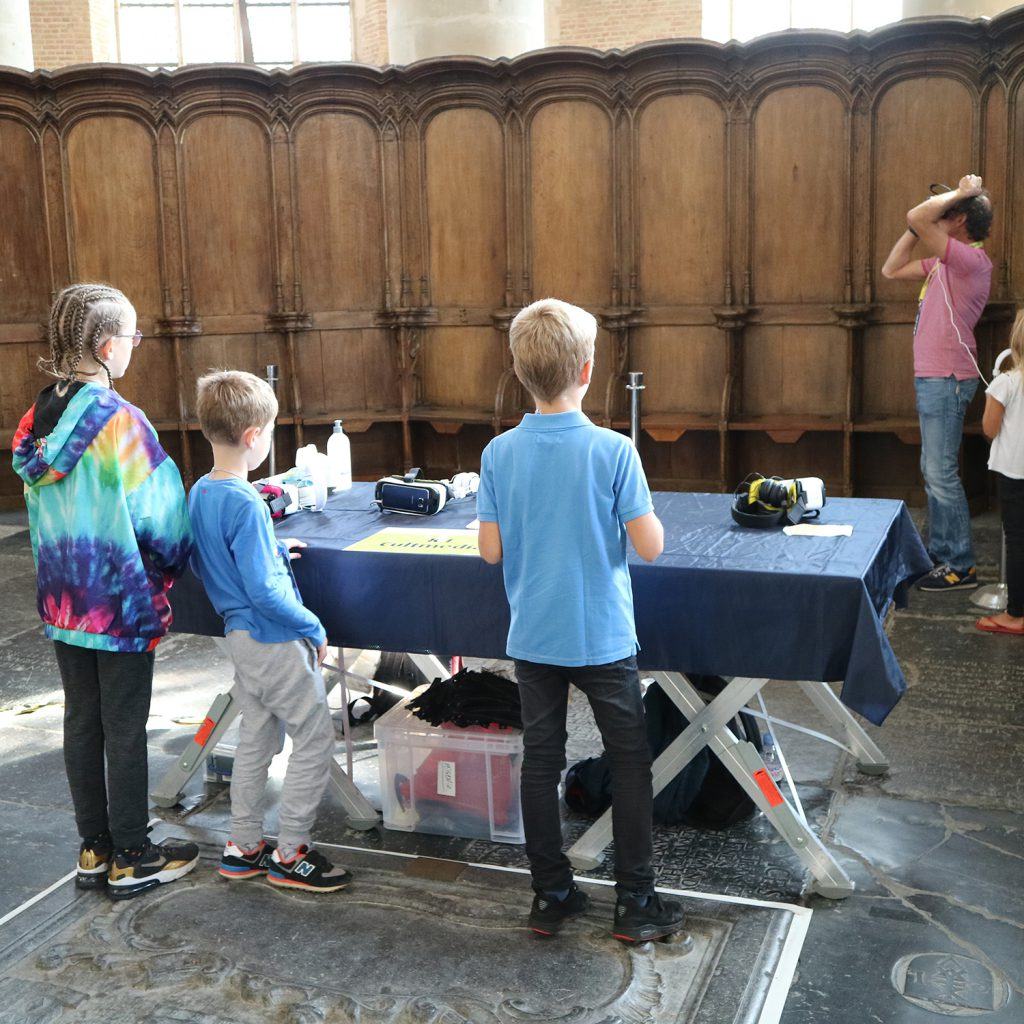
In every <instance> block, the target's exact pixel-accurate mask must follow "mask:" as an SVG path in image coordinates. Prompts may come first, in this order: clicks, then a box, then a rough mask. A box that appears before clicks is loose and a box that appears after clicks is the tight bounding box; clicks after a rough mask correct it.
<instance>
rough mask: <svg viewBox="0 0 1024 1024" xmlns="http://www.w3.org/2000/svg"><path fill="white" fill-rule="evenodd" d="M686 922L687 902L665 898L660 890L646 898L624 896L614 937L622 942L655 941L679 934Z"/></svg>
mask: <svg viewBox="0 0 1024 1024" xmlns="http://www.w3.org/2000/svg"><path fill="white" fill-rule="evenodd" d="M685 924H686V915H685V914H684V913H683V905H682V904H681V903H679V902H678V901H676V900H663V899H662V898H661V897H660V896H659V895H658V894H657V893H656V892H652V893H651V894H650V895H649V896H647V897H646V899H644V898H643V897H638V896H620V897H619V899H618V901H617V902H616V904H615V923H614V925H612V937H613V938H616V939H619V940H620V941H621V942H651V941H653V940H656V939H664V938H667V937H668V936H670V935H676V934H677V933H678V932H681V931H683V929H684V926H685ZM689 941H690V942H692V941H693V940H692V939H690V940H689Z"/></svg>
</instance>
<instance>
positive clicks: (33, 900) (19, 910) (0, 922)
mask: <svg viewBox="0 0 1024 1024" xmlns="http://www.w3.org/2000/svg"><path fill="white" fill-rule="evenodd" d="M162 821H163V819H162V818H153V819H151V820H150V821H149V827H150V828H153V827H154V826H155V825H159V824H161V823H162ZM76 874H78V868H73V869H72V870H71V871H69V872H68V873H67V874H66V875H65V876H64V877H63V878H58V879H57V881H56V882H54V883H53V885H48V886H47V887H46V888H45V889H44V890H43V891H42V892H37V893H36V894H35V896H30V897H29V898H28V899H27V900H25V902H24V903H22V904H21V906H20V907H15V908H14V909H13V910H11V911H8V912H7V913H6V914H4V916H3V917H0V928H3V926H4V925H5V924H7V922H8V921H13V920H14V919H15V918H16V917H17V916H18V915H19V914H24V913H25V911H26V910H29V909H30V908H32V907H34V906H35V905H36V904H37V903H39V902H40V901H41V900H45V899H46V897H47V896H49V895H50V893H51V892H56V891H57V890H58V889H59V888H60V887H61V886H62V885H64V883H65V882H70V881H71V879H72V878H74V877H75V875H76Z"/></svg>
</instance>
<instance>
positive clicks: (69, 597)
mask: <svg viewBox="0 0 1024 1024" xmlns="http://www.w3.org/2000/svg"><path fill="white" fill-rule="evenodd" d="M48 335H49V337H48V341H49V348H50V353H49V357H48V358H45V359H41V360H40V364H39V365H40V369H42V370H43V371H44V372H45V373H47V374H49V375H50V376H51V377H55V378H56V379H57V382H56V383H54V384H51V385H50V386H49V387H47V388H44V389H43V390H42V391H41V392H40V393H39V396H38V397H37V398H36V401H35V403H34V405H33V406H32V408H31V409H29V411H28V412H27V413H26V414H25V415H24V417H23V418H22V420H21V423H20V424H19V426H18V429H17V430H16V431H15V434H14V443H13V450H14V468H15V471H16V472H17V473H18V475H19V476H21V478H22V479H23V480H24V482H25V502H26V504H27V505H28V514H29V527H30V531H31V537H32V553H33V556H34V558H35V563H36V576H37V599H38V607H39V614H40V616H41V618H42V620H43V623H44V627H45V632H46V635H47V636H48V637H49V638H50V639H51V640H53V641H54V646H55V650H56V657H57V665H58V668H59V669H60V675H61V681H62V683H63V686H64V762H65V765H66V768H67V774H68V782H69V784H70V788H71V797H72V800H73V802H74V806H75V822H76V825H77V826H78V831H79V834H80V836H81V838H82V844H81V848H80V850H79V858H78V875H77V879H76V884H77V885H78V886H79V888H85V889H98V888H103V887H106V888H107V891H108V892H109V894H110V895H111V896H112V897H114V898H115V899H127V898H129V897H132V896H136V895H138V894H139V893H141V892H144V891H146V890H147V889H152V888H155V887H156V886H158V885H160V884H161V883H163V882H170V881H173V880H174V879H176V878H180V877H181V876H182V875H184V874H185V873H187V872H188V871H190V870H191V869H192V868H193V867H194V866H195V864H196V861H197V859H198V856H199V851H198V849H197V847H196V846H195V844H193V843H182V842H175V841H168V842H164V843H161V844H159V845H154V844H153V843H151V842H150V841H149V839H148V828H147V820H148V810H149V798H148V789H149V779H148V771H147V749H146V722H147V720H148V718H149V705H150V696H151V693H152V686H153V660H154V650H155V648H156V645H157V643H159V641H160V639H161V637H163V636H164V635H165V634H166V632H167V628H168V626H169V625H170V620H171V610H170V604H169V602H168V600H167V591H168V589H169V588H170V586H171V584H172V582H173V581H174V579H175V578H176V577H177V576H179V575H180V574H181V573H182V572H183V571H184V568H185V566H186V565H187V563H188V558H189V555H190V553H191V549H192V534H191V529H190V526H189V518H188V510H187V506H186V503H185V491H184V488H183V487H182V483H181V477H180V476H179V474H178V470H177V468H176V467H175V465H174V463H173V462H172V461H171V460H170V459H169V458H168V456H167V453H166V452H165V451H164V450H163V448H161V446H160V442H159V440H158V439H157V435H156V431H155V430H154V429H153V428H152V426H150V423H149V421H148V420H147V419H146V417H145V414H144V413H143V412H142V411H141V410H139V409H137V408H135V406H133V405H130V404H129V403H128V402H126V401H125V400H124V399H123V398H122V397H121V396H120V395H119V394H117V392H116V391H115V390H114V381H115V380H117V379H118V378H120V377H122V376H123V375H124V373H125V371H126V370H127V369H128V364H129V362H130V361H131V357H132V352H133V351H134V349H135V347H136V346H137V345H138V344H139V342H140V341H141V340H142V335H141V333H140V332H139V331H137V330H136V316H135V310H134V309H133V308H132V304H131V303H130V302H129V301H128V299H127V298H125V296H124V295H123V294H122V293H121V292H120V291H118V290H117V289H116V288H111V287H109V286H107V285H98V284H75V285H71V286H70V287H68V288H65V289H64V290H63V291H62V292H61V293H60V294H59V295H58V296H57V299H56V301H55V302H54V304H53V308H52V310H51V312H50V320H49V326H48Z"/></svg>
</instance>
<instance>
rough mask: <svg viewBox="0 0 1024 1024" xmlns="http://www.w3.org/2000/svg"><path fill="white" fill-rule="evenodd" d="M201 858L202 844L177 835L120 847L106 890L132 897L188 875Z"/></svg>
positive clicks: (123, 897)
mask: <svg viewBox="0 0 1024 1024" xmlns="http://www.w3.org/2000/svg"><path fill="white" fill-rule="evenodd" d="M198 860H199V847H198V846H196V844H195V843H186V842H184V841H182V840H178V839H165V840H164V841H163V842H162V843H151V842H150V841H149V840H148V839H147V840H146V841H145V842H144V843H143V844H142V846H141V847H139V848H138V849H137V850H118V851H117V853H116V854H115V855H114V862H113V864H111V866H110V875H109V877H108V879H107V892H108V893H109V894H110V898H111V899H115V900H130V899H132V897H134V896H139V895H141V894H142V893H144V892H147V891H148V890H150V889H155V888H156V887H157V886H158V885H166V884H167V883H168V882H173V881H176V880H177V879H179V878H181V877H182V876H183V875H187V874H188V873H189V872H190V871H191V870H192V869H193V868H194V867H195V866H196V863H197V862H198Z"/></svg>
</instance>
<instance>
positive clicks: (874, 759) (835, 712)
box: [799, 682, 889, 775]
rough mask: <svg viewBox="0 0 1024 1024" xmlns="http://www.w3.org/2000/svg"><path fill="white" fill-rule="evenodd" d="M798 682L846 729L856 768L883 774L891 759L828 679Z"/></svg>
mask: <svg viewBox="0 0 1024 1024" xmlns="http://www.w3.org/2000/svg"><path fill="white" fill-rule="evenodd" d="M799 685H800V689H801V690H803V691H804V693H806V694H807V696H808V697H810V699H811V702H812V703H813V704H814V706H815V707H816V708H817V709H818V710H819V711H820V712H821V713H822V714H823V715H824V716H825V717H826V718H827V719H828V720H829V721H830V722H831V723H832V724H833V725H835V726H837V727H838V728H839V729H841V730H842V731H843V734H844V735H845V736H846V742H847V743H848V744H849V745H850V747H851V748H852V749H853V752H854V753H855V754H856V756H857V770H858V771H861V772H863V773H864V774H865V775H884V774H885V773H886V772H887V771H888V770H889V759H888V758H887V757H886V756H885V754H884V753H882V751H881V750H879V748H878V746H877V745H876V744H875V742H874V741H873V740H872V739H871V737H870V736H869V735H868V734H867V733H866V732H865V731H864V729H863V727H862V726H861V724H860V723H859V722H858V721H857V719H856V718H854V717H853V715H852V714H850V711H849V709H848V708H846V707H845V706H844V705H843V703H842V702H841V701H840V700H839V698H838V697H837V696H836V695H835V694H834V693H833V692H832V687H831V686H829V685H828V683H810V682H803V683H800V684H799Z"/></svg>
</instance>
